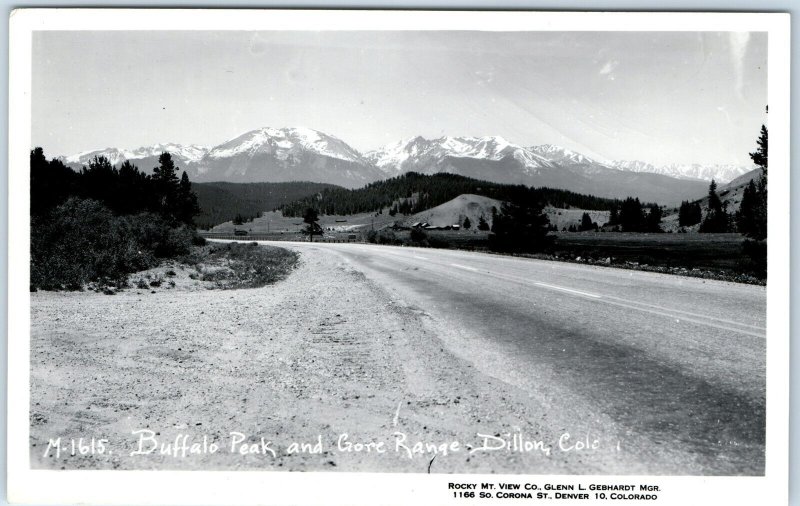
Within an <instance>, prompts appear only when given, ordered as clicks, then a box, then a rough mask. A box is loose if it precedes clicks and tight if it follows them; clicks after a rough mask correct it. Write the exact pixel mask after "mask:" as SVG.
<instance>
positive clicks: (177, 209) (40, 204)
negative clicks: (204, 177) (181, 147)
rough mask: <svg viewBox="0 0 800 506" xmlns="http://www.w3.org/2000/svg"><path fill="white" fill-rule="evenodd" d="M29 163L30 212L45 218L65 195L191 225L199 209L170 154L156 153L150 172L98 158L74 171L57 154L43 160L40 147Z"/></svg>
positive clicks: (122, 211) (120, 212)
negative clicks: (155, 161) (155, 159)
mask: <svg viewBox="0 0 800 506" xmlns="http://www.w3.org/2000/svg"><path fill="white" fill-rule="evenodd" d="M30 164H31V215H32V216H44V215H46V214H47V212H48V211H49V210H51V209H53V208H55V207H57V206H58V205H60V204H62V203H64V202H65V201H66V200H67V199H68V198H70V197H76V198H80V199H91V200H96V201H98V202H100V203H101V204H103V205H104V206H105V207H107V208H108V209H109V210H110V211H111V212H112V213H114V214H115V215H118V216H121V215H129V214H137V213H142V212H151V213H155V214H158V215H159V216H161V217H162V218H163V219H165V220H167V221H168V222H169V223H170V224H172V225H177V224H180V223H183V224H186V225H193V223H194V216H195V215H197V214H198V213H199V212H200V208H199V206H198V204H197V196H196V195H195V194H194V192H193V191H192V184H191V182H190V181H189V176H188V175H187V174H186V172H185V171H184V172H183V173H182V175H181V177H180V178H178V176H177V171H178V169H177V168H176V167H175V164H174V162H173V161H172V156H171V155H170V154H169V153H163V154H161V156H160V157H159V166H158V167H155V168H154V169H153V174H152V175H149V174H145V173H144V172H142V171H140V170H139V168H138V167H136V165H133V164H132V163H130V162H129V161H127V160H126V161H125V162H123V163H122V165H121V166H120V167H119V168H117V167H115V166H113V165H112V164H111V162H110V161H109V160H108V159H107V158H105V157H103V156H99V157H98V156H95V157H94V159H92V160H91V161H90V162H89V163H88V164H87V165H85V166H83V167H82V168H81V170H80V171H79V172H76V171H74V170H72V169H71V168H69V167H67V166H66V165H64V163H63V162H62V161H61V160H59V159H57V158H54V159H52V160H47V158H46V157H45V155H44V151H43V150H42V148H35V149H33V150H32V151H31V155H30Z"/></svg>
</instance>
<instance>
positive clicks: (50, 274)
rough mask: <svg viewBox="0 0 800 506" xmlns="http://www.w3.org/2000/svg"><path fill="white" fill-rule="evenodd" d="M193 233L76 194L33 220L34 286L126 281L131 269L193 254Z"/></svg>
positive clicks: (152, 216) (58, 287) (77, 286)
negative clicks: (115, 210) (118, 212)
mask: <svg viewBox="0 0 800 506" xmlns="http://www.w3.org/2000/svg"><path fill="white" fill-rule="evenodd" d="M193 237H194V231H193V230H191V229H190V228H188V227H187V226H185V225H181V226H179V227H177V228H172V227H170V225H169V223H168V222H167V221H165V220H164V219H162V218H161V217H159V216H158V215H155V214H152V213H141V214H138V215H133V216H114V215H113V214H112V212H111V211H110V210H109V209H108V208H107V207H105V206H104V205H103V204H101V203H100V202H98V201H96V200H89V199H79V198H75V197H71V198H69V199H68V200H67V201H66V202H64V203H63V204H62V205H60V206H58V207H56V208H54V209H52V210H51V211H50V212H49V213H47V214H46V215H44V216H41V217H34V218H32V220H31V289H40V288H41V289H45V290H54V289H55V290H61V289H67V290H79V289H81V288H82V287H83V285H85V284H86V283H89V282H98V283H100V284H104V285H115V286H125V285H126V284H127V276H128V274H130V273H131V272H136V271H140V270H145V269H148V268H150V267H153V266H155V265H156V264H157V263H158V259H159V258H166V257H173V256H176V255H181V254H186V253H188V252H189V250H190V248H191V244H192V241H193Z"/></svg>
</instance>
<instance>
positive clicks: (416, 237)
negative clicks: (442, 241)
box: [411, 228, 428, 242]
mask: <svg viewBox="0 0 800 506" xmlns="http://www.w3.org/2000/svg"><path fill="white" fill-rule="evenodd" d="M427 238H428V234H426V233H425V231H424V230H422V229H421V228H412V229H411V240H412V241H413V242H423V241H424V240H425V239H427Z"/></svg>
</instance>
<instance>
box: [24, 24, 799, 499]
mask: <svg viewBox="0 0 800 506" xmlns="http://www.w3.org/2000/svg"><path fill="white" fill-rule="evenodd" d="M103 12H105V14H107V15H108V16H109V19H110V20H111V21H110V23H109V25H107V26H106V25H104V21H103V18H102V17H101V18H99V19H97V22H95V21H94V18H93V16H94V14H93V13H92V12H91V11H77V12H74V13H72V15H66V14H64V16H62V15H61V13H62V11H58V10H49V11H48V10H45V11H35V10H34V11H28V12H27V13H26V12H24V11H23V12H22V13H21V14H22V15H23V16H22V17H23V20H22V21H20V23H19V25H24V26H25V29H24V30H23V29H21V30H20V34H19V35H20V36H19V37H18V38H17V39H15V38H13V37H14V32H13V24H14V22H15V21H14V19H13V16H12V51H14V49H15V46H14V42H15V41H16V40H22V41H24V42H23V43H21V44H20V45H18V46H16V49H19V48H20V47H23V48H24V49H25V51H27V52H25V53H24V54H25V58H24V59H23V60H24V62H25V64H24V65H23V66H22V67H18V68H22V69H24V71H25V72H24V76H25V77H24V79H22V76H21V74H23V72H21V71H20V72H19V73H15V67H14V66H13V61H14V59H13V57H12V80H13V79H15V78H16V77H20V83H21V84H20V85H19V86H20V88H19V90H24V91H25V92H26V94H25V97H26V100H27V102H25V101H21V102H20V103H19V104H18V105H19V108H20V110H22V113H20V114H23V115H26V121H25V122H23V123H21V125H22V126H21V127H20V129H19V130H20V132H17V133H16V134H14V133H13V130H14V129H15V127H14V126H13V125H14V123H13V122H12V127H11V130H12V139H11V144H10V149H11V150H12V151H11V154H12V169H11V172H12V185H11V191H12V192H14V189H15V187H14V182H15V181H17V182H19V186H17V187H16V188H22V189H24V191H22V192H18V193H17V195H16V197H14V198H16V199H18V200H17V202H18V203H21V204H20V206H19V207H17V208H16V212H17V213H18V214H17V215H16V216H15V215H14V213H15V208H14V207H12V211H11V217H12V220H14V219H15V218H16V221H19V222H24V223H22V224H21V225H19V226H23V225H24V226H25V227H28V228H26V229H22V232H21V234H20V235H18V236H17V238H18V239H20V240H21V241H22V242H21V243H14V242H13V237H12V239H11V241H12V243H11V246H10V247H12V248H17V249H19V252H20V255H21V256H20V257H19V258H20V259H21V262H19V263H13V261H12V263H11V264H10V265H13V266H14V267H13V270H15V271H16V270H18V271H19V272H18V273H16V274H14V276H17V278H16V279H17V281H18V284H17V286H16V289H17V291H16V292H15V291H13V290H14V288H13V287H12V289H11V290H10V292H9V298H10V299H12V298H18V299H19V301H18V302H17V303H18V304H20V306H18V307H19V312H16V311H15V312H14V314H15V318H18V320H17V323H18V327H17V328H19V329H22V331H23V332H24V334H25V336H26V337H25V340H24V341H23V343H24V344H23V345H21V346H24V347H22V348H19V350H17V349H16V348H14V347H13V346H11V345H10V351H9V353H10V365H9V367H10V370H11V374H12V376H10V380H9V385H10V389H11V390H10V397H11V398H12V399H11V400H12V401H13V402H17V404H16V408H15V409H18V410H19V414H20V417H19V418H17V420H21V422H20V423H18V424H14V423H10V429H13V428H14V427H17V428H18V429H19V432H18V433H17V436H16V437H15V438H14V439H15V440H16V442H15V444H18V445H19V446H18V447H17V448H19V449H21V451H20V452H19V453H17V454H16V455H17V456H18V457H19V458H20V462H25V463H26V464H25V465H23V466H22V467H23V468H24V470H22V471H20V472H24V473H27V474H28V476H29V478H28V479H29V480H31V481H30V482H29V483H33V484H35V483H40V484H41V485H39V486H42V485H43V484H44V483H45V482H37V480H36V476H37V474H36V473H37V472H47V474H43V475H42V476H47V477H54V478H53V479H60V478H56V477H58V476H60V475H63V473H64V472H73V473H71V474H70V475H71V476H77V477H80V478H86V479H87V480H88V479H89V478H90V477H92V476H95V475H93V474H92V473H91V472H93V471H106V472H109V471H113V472H114V473H120V474H119V476H137V474H136V473H138V472H147V473H148V474H147V476H153V475H164V474H163V473H168V472H170V471H192V472H193V473H196V474H193V473H189V474H188V476H187V477H186V479H187V480H191V479H193V478H192V476H196V477H197V478H195V479H196V480H197V481H198V482H199V483H202V482H203V480H204V478H203V479H201V478H200V476H206V475H207V473H203V472H209V471H213V472H231V473H230V475H245V474H247V473H242V472H243V471H247V472H258V474H257V476H259V477H260V479H263V480H272V481H270V482H269V483H272V484H273V485H272V486H273V487H278V486H279V484H280V483H281V480H283V478H282V477H283V476H287V475H289V474H290V475H291V478H289V479H291V480H295V481H293V482H292V483H297V480H303V479H305V478H304V477H308V479H309V480H312V481H310V482H309V483H314V482H313V480H315V479H317V478H319V477H320V476H323V478H320V479H324V480H330V481H335V480H336V476H338V475H341V476H342V479H347V480H352V479H358V476H359V475H361V476H362V478H361V482H362V484H363V481H364V479H373V478H367V477H376V478H375V479H377V480H389V481H388V482H391V480H392V479H395V478H394V477H398V475H407V476H405V478H402V479H404V480H411V479H414V477H415V476H416V477H419V478H418V479H422V478H423V477H424V475H439V477H440V480H439V481H438V482H436V483H438V484H437V485H436V486H435V487H432V488H431V489H430V490H433V491H434V495H428V496H426V498H425V499H424V502H442V503H450V501H452V502H453V503H456V504H457V503H460V502H462V501H463V500H466V499H472V498H474V499H484V502H486V501H493V500H502V499H519V500H525V499H528V500H530V499H533V500H540V499H541V500H547V499H562V500H568V501H572V502H570V503H573V502H574V503H575V504H584V503H586V502H592V501H602V500H617V499H618V500H628V501H629V502H630V501H633V502H642V501H661V502H662V503H664V504H667V503H670V504H671V502H669V501H671V500H674V499H675V497H676V493H677V492H676V489H677V488H679V487H680V486H679V485H674V484H673V485H672V486H671V489H670V488H665V485H663V484H662V482H660V481H658V479H659V478H670V477H685V478H686V479H695V481H692V482H691V483H693V484H695V485H696V484H699V483H705V481H701V480H708V479H712V483H714V482H713V478H722V477H727V478H733V477H736V478H737V479H739V478H745V477H747V478H750V479H756V480H762V481H756V482H753V483H759V484H761V483H767V481H766V480H767V479H769V480H770V481H769V483H770V484H771V485H775V484H776V483H777V484H778V485H780V484H781V483H783V484H784V486H785V483H786V479H787V476H786V475H785V468H782V467H780V466H782V465H785V464H782V463H779V464H776V466H777V467H776V466H773V467H770V466H771V464H770V459H771V458H777V459H778V460H780V457H781V455H785V453H781V452H786V448H785V440H786V439H787V438H788V430H787V425H786V421H785V420H784V419H783V418H781V414H783V413H785V412H787V411H785V410H788V402H787V400H786V399H784V398H783V397H781V396H785V395H786V392H788V382H787V380H786V378H788V358H787V356H788V355H787V353H788V338H789V335H788V313H785V314H782V310H781V308H782V307H783V306H782V304H784V301H782V300H781V299H782V297H784V296H785V298H786V301H785V303H787V304H788V284H787V283H788V281H787V279H786V277H787V276H788V237H787V235H788V216H784V214H785V213H784V212H779V211H775V209H776V208H779V209H784V208H787V207H785V206H787V205H788V203H787V200H788V190H786V188H787V187H788V181H789V175H788V173H789V165H788V141H787V139H788V131H787V129H788V91H787V90H788V64H786V68H782V69H780V71H778V70H777V69H774V68H772V66H773V65H775V61H778V62H779V63H782V60H780V59H779V58H778V56H777V55H780V54H788V44H787V43H786V42H785V39H782V38H781V37H788V36H787V35H786V34H784V33H783V32H782V30H785V27H786V26H787V25H788V21H787V20H788V17H786V18H783V17H781V15H759V14H750V15H746V14H742V15H729V17H727V18H725V17H724V16H723V17H722V18H721V19H720V20H719V21H716V20H715V19H716V18H708V17H706V18H703V17H702V15H701V14H697V15H696V16H697V19H695V18H692V15H691V14H686V15H683V16H684V18H675V17H669V16H668V15H666V14H664V23H663V24H661V25H660V24H659V23H658V22H657V21H658V18H657V17H656V18H653V17H652V16H657V15H656V14H652V15H651V17H649V18H644V20H645V21H648V20H649V21H648V22H642V23H641V25H640V27H638V28H635V29H634V28H633V27H637V26H639V25H636V24H635V21H636V19H638V18H626V17H625V14H615V15H609V16H606V17H603V16H602V15H600V14H597V17H595V18H590V17H587V16H588V13H584V14H583V17H582V18H581V19H582V20H584V21H582V23H583V24H582V25H581V26H582V28H581V29H576V28H575V25H574V24H570V23H572V21H571V19H572V18H570V17H569V15H564V16H565V17H566V22H565V23H564V24H563V26H564V28H563V29H560V28H559V26H561V25H559V24H558V20H559V19H562V18H554V19H555V21H554V22H549V21H548V22H547V23H544V24H542V23H540V22H539V18H537V14H536V13H530V12H529V13H524V15H523V13H504V14H502V13H495V14H496V15H495V16H493V17H492V16H488V17H487V18H486V21H485V22H486V26H485V28H482V27H481V25H480V23H481V14H480V13H462V14H463V15H464V17H463V19H464V20H466V21H465V22H463V23H462V22H459V21H458V20H459V19H462V18H460V17H458V16H453V18H452V19H453V20H454V21H453V24H452V25H450V24H448V22H447V21H446V20H447V19H448V18H447V16H444V15H442V14H444V13H438V14H436V13H425V12H409V13H391V12H383V13H381V12H372V13H362V14H363V15H364V16H365V17H360V16H359V15H358V13H355V12H352V13H347V12H345V11H339V12H338V13H335V15H336V16H338V18H332V19H339V20H341V21H342V22H341V23H339V24H337V23H335V22H332V23H330V25H329V28H327V29H324V28H320V27H321V26H325V25H324V22H323V21H322V20H321V19H320V18H321V17H322V16H325V15H327V14H330V15H334V13H332V12H330V13H324V12H316V11H308V12H301V11H295V12H291V11H288V12H285V11H284V12H282V14H280V13H279V12H277V11H276V12H274V13H270V12H269V11H261V12H254V13H251V15H252V18H251V19H250V20H249V21H248V22H247V23H244V25H243V27H242V28H241V29H239V28H232V26H236V25H235V24H234V23H230V22H227V21H224V20H225V19H227V18H226V17H225V16H226V15H228V14H230V15H231V16H234V18H233V19H234V20H236V19H243V17H244V18H246V17H247V16H248V13H247V12H244V11H240V12H238V13H230V12H228V11H220V12H219V13H216V14H214V13H210V12H205V13H203V11H195V12H189V11H165V12H164V14H163V17H162V14H159V13H158V12H156V11H149V12H148V11H147V10H138V11H131V16H130V18H129V20H130V23H131V26H130V27H129V28H126V25H125V24H124V23H125V18H126V15H124V14H122V13H120V12H116V13H115V12H110V11H99V13H101V14H102V13H103ZM279 14H280V15H283V16H287V18H286V20H284V21H285V23H286V24H285V25H281V26H280V27H276V24H277V23H278V21H275V19H276V16H279ZM25 15H29V17H24V16H25ZM550 15H551V16H552V15H553V14H552V13H551V14H550ZM193 16H196V17H197V18H198V19H202V20H204V21H203V23H200V24H198V25H197V26H193V25H191V23H189V24H188V25H185V24H184V23H185V22H186V20H187V19H189V20H191V19H193ZM215 16H219V17H220V18H219V19H220V20H222V21H220V22H219V23H218V25H214V22H213V19H214V17H215ZM393 16H397V17H398V18H399V20H395V21H392V17H393ZM631 16H634V15H631ZM639 16H640V17H641V14H640V15H639ZM159 17H161V18H162V19H160V20H159V21H158V22H153V24H152V25H151V26H152V27H148V23H149V22H150V21H153V20H156V19H157V18H159ZM64 19H66V20H71V21H70V22H76V23H77V25H76V27H75V28H70V25H69V24H68V23H67V22H64V23H62V22H61V21H62V20H64ZM209 20H211V21H209ZM258 20H262V21H263V23H262V24H261V25H259V24H258V23H259V22H260V21H258ZM434 20H435V22H434ZM708 20H711V21H713V22H707V21H708ZM284 21H281V23H283V22H284ZM428 21H430V22H428ZM629 21H630V22H634V23H633V24H631V23H630V22H629ZM685 21H688V23H687V22H685ZM695 21H697V22H695ZM173 22H174V23H175V26H174V28H171V27H170V26H171V25H170V23H173ZM393 22H396V23H397V27H396V28H395V29H393V28H392V26H393V24H392V23H393ZM248 23H249V24H248ZM358 23H360V24H358ZM526 23H527V24H526ZM259 26H260V28H259ZM623 26H624V27H625V28H621V27H623ZM615 27H618V28H615ZM23 35H24V36H23ZM787 61H788V60H787ZM16 89H17V88H15V87H14V84H13V82H12V88H11V97H12V102H13V100H14V96H15V95H14V92H15V90H16ZM774 90H778V91H777V92H775V91H774ZM20 96H22V95H20ZM14 111H15V109H13V108H12V117H13V115H14V114H15V113H14ZM775 132H778V133H777V134H775ZM771 135H772V136H773V150H775V151H774V152H773V163H772V165H771V166H770V165H769V164H768V155H769V154H770V153H769V137H770V136H771ZM776 135H777V136H778V137H776ZM775 139H777V140H775ZM15 152H16V154H17V156H16V158H15V157H14V156H15V155H14V153H15ZM768 181H770V182H772V184H768ZM768 190H769V192H770V193H769V196H770V199H769V202H770V204H769V205H768ZM773 192H775V194H774V195H773ZM14 198H12V206H13V205H14ZM768 208H769V213H768ZM28 210H29V219H28V217H26V216H25V214H26V213H27V212H28ZM778 215H780V218H778V217H777V216H778ZM778 219H780V220H781V221H776V220H778ZM768 223H769V226H768ZM768 230H769V232H770V234H769V237H768ZM774 236H781V237H780V239H778V240H774V239H773V238H774ZM768 258H769V260H770V261H769V262H768ZM773 262H774V263H773ZM14 276H12V278H13V277H14ZM12 281H13V279H12ZM773 284H774V286H773ZM769 290H775V291H774V292H772V291H770V292H769V293H770V297H769V302H770V305H769V308H768V304H767V302H768V291H769ZM784 291H785V293H784ZM772 294H774V295H775V296H774V297H773V295H772ZM775 304H778V305H777V306H776V305H775ZM787 307H788V306H787ZM11 313H12V311H11V310H10V311H9V314H10V315H11ZM768 313H769V314H770V315H771V316H770V318H768ZM773 318H774V319H773ZM768 322H769V325H768ZM768 330H769V332H768ZM14 337H15V336H14V335H12V334H10V336H9V341H11V340H13V338H14ZM21 339H22V338H21ZM17 351H19V353H18V354H16V355H15V353H16V352H17ZM768 351H769V353H771V355H768ZM770 357H771V358H770ZM768 365H769V367H768ZM14 370H16V371H18V372H19V374H20V376H16V378H18V379H19V381H18V382H16V383H15V381H14V379H13V378H14V377H15V376H13V374H14ZM773 374H774V376H773ZM768 378H769V381H768ZM768 384H769V389H770V390H769V397H770V398H771V399H772V401H771V402H773V401H774V404H770V405H769V408H770V409H767V408H768V403H767V398H768ZM15 389H19V397H16V400H15V399H14V397H15V394H14V392H12V390H15ZM773 394H774V395H773ZM773 406H774V407H775V409H774V410H773ZM15 412H16V411H14V410H13V409H12V411H11V412H10V413H11V415H13V414H14V413H15ZM770 417H777V418H770ZM770 420H771V421H770ZM773 423H774V425H772V424H773ZM768 427H769V428H770V430H768ZM768 436H769V437H768ZM770 438H773V439H770ZM770 441H772V442H771V443H770ZM781 441H784V443H783V446H784V448H783V449H780V448H776V447H775V445H776V444H778V445H780V444H781ZM23 445H24V446H23ZM10 451H11V449H10ZM771 452H772V453H771ZM784 460H785V459H784ZM781 469H784V471H781ZM75 472H77V473H75ZM782 472H783V473H784V474H783V476H781V473H782ZM31 473H32V474H31ZM114 473H106V474H104V475H103V476H109V477H111V478H110V479H115V478H114V475H115V474H114ZM131 473H132V474H131ZM364 473H369V474H364ZM376 473H377V474H376ZM487 475H500V476H505V477H507V478H508V479H507V480H505V481H507V482H509V483H504V482H503V480H497V479H494V478H491V477H488V478H487ZM220 476H221V475H220ZM225 476H228V474H225ZM454 476H457V477H458V478H457V479H455V478H453V477H454ZM534 477H535V478H534ZM611 477H613V479H611ZM48 479H49V478H48ZM64 479H65V480H66V478H64ZM148 479H149V478H148ZM182 479H183V478H182ZM397 479H401V478H399V477H398V478H397ZM774 480H777V481H774ZM781 480H782V481H781ZM66 482H67V483H68V482H69V481H68V480H67V481H66ZM403 483H410V482H408V481H404V482H403ZM736 483H738V484H739V485H737V486H742V483H743V482H742V481H738V482H736ZM309 486H310V485H309ZM759 486H760V485H759ZM765 486H766V485H765ZM36 487H37V486H34V487H33V488H36ZM42 488H47V487H42ZM733 490H734V489H733V488H731V489H729V490H728V492H729V493H730V494H733V492H732V491H733ZM753 490H757V488H754V489H753ZM26 493H28V494H29V495H28V497H34V498H37V497H38V498H39V499H40V500H45V499H43V498H46V497H49V496H48V495H46V493H45V492H37V491H32V490H26ZM39 493H43V494H45V495H42V496H37V495H36V494H39ZM76 493H77V492H76ZM303 493H308V494H311V493H312V492H308V491H307V492H303ZM404 493H405V492H398V494H400V495H398V497H396V498H394V499H393V498H392V497H391V495H392V494H391V493H389V492H388V490H383V491H382V492H381V494H384V495H379V496H376V497H377V498H378V499H379V500H380V501H381V502H392V501H393V500H400V498H401V497H403V495H402V494H404ZM772 493H776V494H780V493H781V490H777V489H775V487H773V489H772ZM22 495H24V494H22ZM612 496H613V497H612ZM65 497H73V496H69V495H67V496H65ZM74 497H82V496H74ZM215 497H216V500H220V501H227V500H228V499H226V498H225V497H223V496H219V497H217V496H215ZM286 497H289V496H286ZM308 497H310V496H308ZM315 497H322V496H315ZM698 497H702V496H698ZM778 497H779V496H778ZM121 499H122V496H121V497H120V498H118V500H121ZM64 500H70V501H71V499H64ZM87 500H88V499H87ZM166 500H167V499H165V501H166ZM275 500H276V501H277V502H279V501H278V500H277V499H275ZM286 500H289V499H286ZM295 500H299V499H295ZM310 500H311V499H309V501H310ZM340 500H346V499H341V498H340ZM354 500H355V499H354ZM665 501H666V502H665ZM355 502H358V501H357V500H355ZM707 503H708V504H711V503H712V502H707ZM728 503H730V502H728Z"/></svg>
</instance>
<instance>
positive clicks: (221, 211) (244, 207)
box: [192, 181, 339, 229]
mask: <svg viewBox="0 0 800 506" xmlns="http://www.w3.org/2000/svg"><path fill="white" fill-rule="evenodd" d="M192 188H193V189H194V192H195V194H197V201H198V203H199V205H200V214H199V215H198V216H197V217H196V218H195V222H196V223H197V226H198V227H199V228H201V229H209V228H211V227H213V226H214V225H218V224H220V223H224V222H226V221H231V220H234V219H236V217H237V216H239V217H241V218H243V219H244V220H245V221H249V220H251V219H253V218H256V217H258V216H259V215H260V214H261V213H262V212H264V211H272V210H273V209H276V208H279V207H281V206H283V205H284V204H288V203H290V202H294V201H296V200H298V199H302V198H304V197H307V196H309V195H314V194H317V193H319V192H321V191H323V190H327V189H331V190H332V189H339V187H338V186H334V185H331V184H326V183H309V182H302V181H301V182H292V183H224V182H219V183H194V184H193V185H192Z"/></svg>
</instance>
